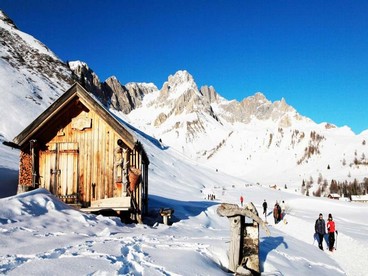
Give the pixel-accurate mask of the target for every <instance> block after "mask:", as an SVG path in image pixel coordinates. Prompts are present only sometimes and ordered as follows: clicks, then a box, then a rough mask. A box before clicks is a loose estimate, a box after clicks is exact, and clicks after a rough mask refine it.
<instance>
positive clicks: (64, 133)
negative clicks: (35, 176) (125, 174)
mask: <svg viewBox="0 0 368 276" xmlns="http://www.w3.org/2000/svg"><path fill="white" fill-rule="evenodd" d="M76 120H85V121H87V122H88V121H89V120H91V127H86V128H83V127H80V129H76V127H75V126H76V124H75V123H74V127H73V122H70V123H69V124H68V125H66V126H65V127H64V128H63V129H60V130H59V131H58V134H57V135H56V136H55V137H53V138H52V139H51V141H50V142H49V143H48V145H49V147H52V144H55V143H71V142H77V143H78V148H79V153H78V164H77V165H76V168H78V170H79V175H78V182H79V193H80V195H81V200H82V202H84V203H86V205H88V204H89V203H90V202H91V200H97V199H103V198H109V197H113V195H114V189H116V187H115V179H114V150H115V148H116V147H117V146H118V145H117V140H118V139H122V140H123V141H124V137H121V136H119V134H118V133H116V131H115V130H113V129H112V128H111V127H110V126H109V125H108V124H107V123H106V122H105V121H104V120H103V119H101V118H100V116H99V115H98V114H96V113H95V112H93V111H89V112H85V111H83V112H81V113H80V114H79V115H78V116H77V117H76ZM43 156H45V155H44V154H43V153H42V152H41V153H40V174H41V173H42V174H43V175H42V177H41V178H40V179H41V181H40V184H41V186H42V187H45V188H47V189H49V188H50V187H49V186H48V184H47V183H45V180H46V181H49V178H50V177H47V176H46V175H47V174H48V173H49V172H45V171H44V170H43V169H42V168H41V167H47V166H46V160H45V158H44V157H43ZM130 162H131V165H132V164H137V166H138V164H140V155H139V154H134V155H131V160H130ZM93 184H95V185H96V186H95V187H96V188H95V198H93V191H92V185H93Z"/></svg>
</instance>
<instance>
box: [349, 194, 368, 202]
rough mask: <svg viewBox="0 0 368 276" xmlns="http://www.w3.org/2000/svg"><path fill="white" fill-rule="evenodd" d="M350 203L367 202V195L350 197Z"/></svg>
mask: <svg viewBox="0 0 368 276" xmlns="http://www.w3.org/2000/svg"><path fill="white" fill-rule="evenodd" d="M351 201H354V202H368V195H352V196H351Z"/></svg>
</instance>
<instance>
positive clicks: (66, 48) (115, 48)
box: [0, 0, 368, 133]
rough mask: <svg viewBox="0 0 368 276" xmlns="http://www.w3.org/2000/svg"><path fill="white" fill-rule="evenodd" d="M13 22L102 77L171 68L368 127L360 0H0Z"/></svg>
mask: <svg viewBox="0 0 368 276" xmlns="http://www.w3.org/2000/svg"><path fill="white" fill-rule="evenodd" d="M0 9H2V10H3V11H4V12H5V13H6V14H8V16H9V17H10V18H12V19H13V20H14V22H15V24H16V25H17V26H18V28H19V29H21V30H22V31H24V32H26V33H29V34H31V35H33V36H34V37H36V38H37V39H39V40H40V41H42V42H43V43H44V44H46V45H47V46H48V47H49V48H50V49H51V50H52V51H53V52H54V53H55V54H56V55H58V56H59V57H60V58H61V59H62V60H64V61H71V60H82V61H84V62H86V63H87V64H88V65H89V66H90V68H91V69H92V70H94V71H95V72H96V74H97V75H98V76H99V77H100V79H101V81H104V80H105V79H106V78H108V77H109V76H111V75H115V76H116V77H117V78H118V79H119V80H120V82H121V83H122V84H125V83H127V82H153V83H155V84H156V85H157V87H158V88H161V87H162V84H163V83H164V82H165V81H166V80H167V78H168V76H169V75H172V74H174V73H175V72H176V71H178V70H183V69H185V70H187V71H188V72H189V73H191V74H192V75H193V77H194V79H195V81H196V83H197V85H198V86H199V87H200V86H202V85H212V86H214V87H215V89H216V91H217V92H218V93H219V94H220V95H222V96H223V97H225V98H226V99H228V100H231V99H236V100H239V101H240V100H242V99H244V98H246V97H248V96H251V95H254V93H255V92H258V91H260V92H262V93H263V94H265V96H266V97H267V98H268V99H269V100H271V101H276V100H280V99H281V98H285V100H286V102H287V103H288V104H289V105H291V106H293V107H294V108H295V109H296V110H297V111H298V112H299V113H300V114H302V115H304V116H307V117H309V118H311V119H312V120H314V121H315V122H317V123H320V122H329V123H333V124H336V125H337V126H344V125H348V126H350V127H351V128H352V130H353V131H354V132H355V133H360V132H361V131H363V130H365V129H368V116H366V106H367V103H368V93H367V92H368V19H367V14H368V1H348V0H347V1H339V0H319V1H313V0H311V1H303V0H297V1H295V0H290V1H287V0H285V1H276V0H268V1H266V0H262V1H257V0H255V1H246V0H240V1H231V0H229V1H226V0H221V1H220V0H212V1H201V0H185V1H181V0H179V1H177V0H175V1H174V0H170V1H169V0H165V1H160V0H151V1H132V0H130V1H125V0H104V1H97V0H96V1H85V0H83V1H75V0H73V1H70V0H60V1H50V0H33V1H29V0H1V2H0Z"/></svg>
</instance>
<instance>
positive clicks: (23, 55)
mask: <svg viewBox="0 0 368 276" xmlns="http://www.w3.org/2000/svg"><path fill="white" fill-rule="evenodd" d="M0 31H1V43H2V46H3V47H1V49H0V57H1V58H0V65H1V66H0V89H1V91H2V99H3V100H2V101H1V104H2V106H1V108H0V118H1V120H0V135H1V136H2V139H3V140H11V139H12V138H13V137H15V136H16V135H17V134H18V133H19V132H20V131H21V130H22V129H23V128H24V127H25V126H26V125H28V124H29V123H30V122H32V120H33V119H34V118H36V117H37V116H38V115H39V114H40V113H41V112H42V111H43V110H45V109H46V108H47V107H48V106H49V105H50V104H51V103H52V102H53V101H54V100H56V99H57V98H58V97H59V96H60V95H61V94H62V93H63V92H64V91H65V90H66V89H67V88H68V87H69V85H70V83H72V82H73V81H74V80H77V81H79V82H80V83H81V84H82V85H84V87H86V88H87V89H88V90H89V91H90V92H92V93H93V94H95V95H96V96H97V97H98V98H99V99H100V100H101V101H102V102H103V103H104V104H105V105H107V106H108V107H110V108H111V110H112V111H114V112H117V113H119V112H120V113H121V114H120V115H121V116H122V115H124V117H125V119H126V120H127V121H128V122H129V123H130V124H131V125H133V126H135V127H136V128H138V129H140V130H141V131H143V132H145V133H146V134H147V135H150V136H152V137H155V138H156V139H157V140H160V141H161V143H162V144H163V145H164V146H166V147H171V148H174V149H175V150H176V151H177V152H180V153H181V154H183V155H185V156H187V157H189V158H191V159H194V160H196V161H198V162H201V163H203V164H205V165H206V166H210V167H211V168H212V169H213V170H217V171H223V172H226V173H228V174H232V175H235V176H239V177H242V178H243V179H247V180H249V181H253V182H254V183H260V184H262V185H266V186H267V185H274V184H277V185H278V186H280V187H284V186H285V185H286V186H287V187H290V188H293V189H300V187H301V185H302V182H303V181H306V182H309V183H310V184H311V185H312V184H315V187H313V191H315V190H316V189H317V187H318V186H320V185H316V184H317V182H318V183H319V184H321V183H324V182H327V183H328V184H329V183H330V182H331V181H332V180H336V181H339V182H343V181H346V182H353V181H354V179H357V180H358V181H359V182H362V181H363V180H364V178H365V177H366V176H367V170H368V166H367V163H368V161H367V160H366V156H368V150H367V145H366V141H367V139H368V131H366V132H362V133H361V134H360V135H355V134H354V133H353V132H352V131H351V130H350V129H349V128H348V127H343V128H336V127H335V126H333V125H331V124H328V123H322V124H316V123H315V122H313V121H312V120H310V119H309V118H307V117H305V116H302V115H300V114H299V113H298V112H297V111H296V110H295V109H294V108H293V107H291V106H289V105H288V104H287V102H286V100H285V99H281V100H280V101H275V102H271V101H269V100H267V98H266V97H265V96H264V95H263V94H262V93H260V92H258V93H256V94H255V95H252V96H249V97H246V98H245V99H244V100H242V101H241V102H238V101H235V100H230V101H229V100H226V99H224V98H223V97H222V96H221V95H219V94H218V93H217V92H216V90H215V88H214V87H211V86H203V87H201V88H198V86H197V84H196V82H195V80H194V78H193V76H192V75H190V73H189V72H187V71H185V70H182V71H178V72H176V73H175V74H173V75H171V76H169V77H168V80H167V82H165V83H164V84H163V86H162V88H161V89H158V88H157V86H156V85H154V84H152V83H128V84H126V85H123V84H121V83H120V82H119V80H118V79H117V78H116V77H114V76H112V77H110V78H108V79H107V80H105V81H104V82H100V80H99V78H98V76H97V75H96V74H95V73H94V72H93V70H92V69H90V68H89V67H88V65H87V64H86V63H84V62H80V61H75V62H69V63H68V64H65V63H63V62H62V61H60V60H59V59H58V58H57V56H56V55H55V54H53V53H52V52H51V50H49V49H48V48H47V47H46V46H45V45H43V44H42V43H41V42H39V41H37V40H36V39H35V38H33V37H32V36H30V35H28V34H25V33H23V32H21V31H20V30H18V29H17V28H16V26H15V24H14V23H13V22H12V21H11V19H9V18H8V17H6V15H5V14H4V13H2V12H1V13H0ZM312 186H313V185H312Z"/></svg>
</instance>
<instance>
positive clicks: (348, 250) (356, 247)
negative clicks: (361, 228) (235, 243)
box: [272, 214, 368, 276]
mask: <svg viewBox="0 0 368 276" xmlns="http://www.w3.org/2000/svg"><path fill="white" fill-rule="evenodd" d="M286 219H287V222H288V223H287V224H284V223H282V222H280V223H279V224H276V225H274V224H273V225H272V227H274V228H275V229H277V230H279V231H281V232H284V233H285V234H287V235H289V236H292V237H294V238H296V239H299V240H302V241H304V242H306V243H308V244H312V245H314V246H315V250H316V254H317V253H320V252H318V251H319V249H318V244H317V241H316V240H314V239H313V234H314V229H313V228H314V226H313V224H312V225H311V222H310V221H306V220H303V219H300V218H297V217H295V216H293V215H290V214H288V215H286ZM342 228H343V227H340V229H342ZM300 229H304V230H303V231H300ZM305 229H310V231H306V230H305ZM323 246H324V248H325V250H324V254H326V255H327V256H329V257H330V258H331V259H333V260H335V261H336V262H337V263H338V264H339V265H340V266H341V268H342V269H343V270H344V271H345V273H346V274H347V275H354V276H364V275H367V273H366V266H367V264H368V255H367V246H368V244H367V243H366V242H362V241H358V240H355V239H353V238H351V237H349V236H347V235H345V234H344V232H343V231H340V232H339V234H338V236H337V250H335V251H334V252H329V251H328V250H327V244H326V240H325V241H324V242H323ZM335 246H336V244H335ZM352 260H354V262H352Z"/></svg>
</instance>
